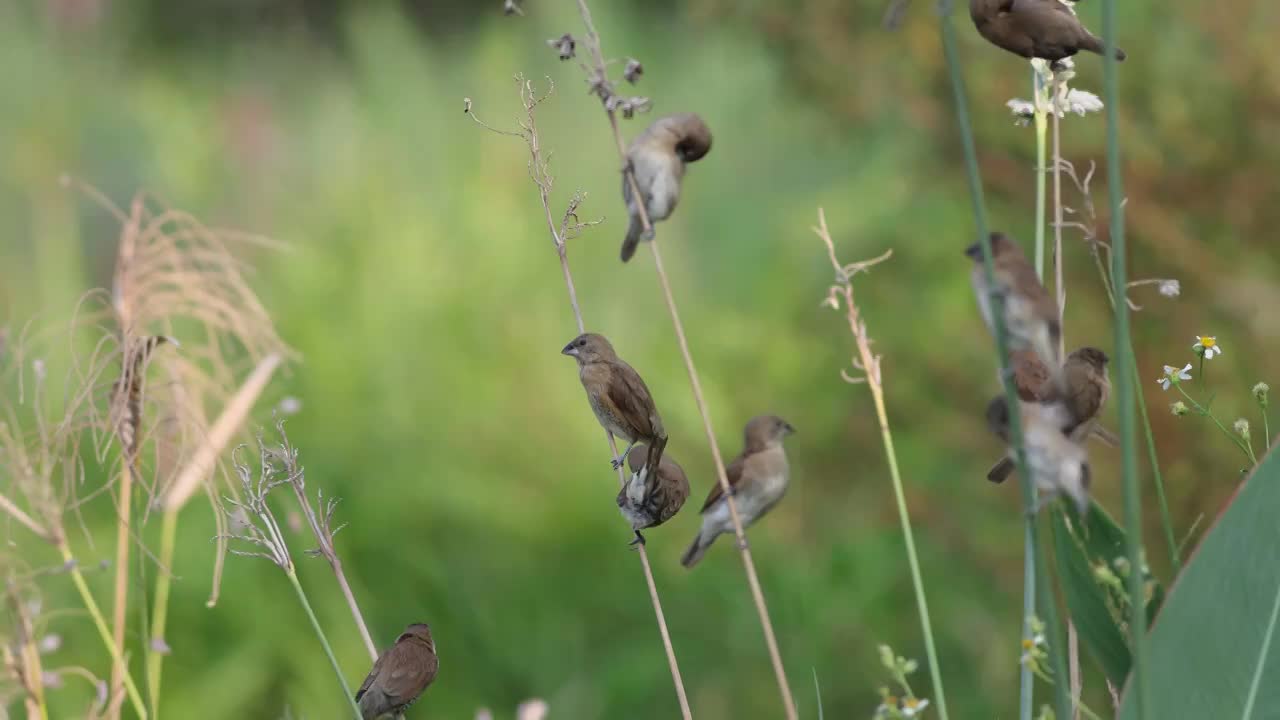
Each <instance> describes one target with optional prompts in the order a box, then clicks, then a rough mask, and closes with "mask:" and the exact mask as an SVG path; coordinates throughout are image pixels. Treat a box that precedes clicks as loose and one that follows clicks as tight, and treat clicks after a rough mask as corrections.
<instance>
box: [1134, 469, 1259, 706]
mask: <svg viewBox="0 0 1280 720" xmlns="http://www.w3.org/2000/svg"><path fill="white" fill-rule="evenodd" d="M1277 510H1280V453H1276V452H1272V453H1270V454H1269V455H1268V456H1267V457H1266V458H1264V459H1263V461H1262V464H1261V465H1260V466H1259V467H1258V468H1257V469H1256V470H1255V471H1254V472H1253V474H1252V475H1251V476H1250V477H1249V478H1248V479H1247V480H1246V481H1245V482H1244V484H1243V486H1242V487H1241V488H1240V489H1239V490H1238V491H1237V492H1236V496H1235V497H1234V498H1233V499H1232V501H1231V503H1230V505H1228V506H1227V508H1226V510H1225V511H1223V513H1222V514H1221V515H1220V516H1219V517H1218V521H1217V523H1216V524H1215V525H1214V527H1213V528H1212V529H1210V531H1209V533H1208V534H1207V535H1206V536H1205V538H1204V540H1203V541H1202V542H1201V543H1200V547H1199V548H1198V549H1197V550H1196V553H1195V555H1194V556H1192V557H1191V559H1190V562H1189V563H1188V564H1187V565H1186V567H1185V568H1184V569H1183V571H1182V575H1181V576H1180V577H1179V578H1178V580H1177V582H1176V583H1175V584H1174V585H1173V587H1172V588H1171V589H1170V590H1169V593H1168V596H1167V597H1166V598H1165V601H1164V606H1163V608H1162V609H1161V610H1160V615H1159V617H1158V618H1157V622H1156V624H1155V626H1154V627H1153V628H1152V630H1151V632H1150V633H1149V635H1148V644H1147V648H1148V650H1150V652H1149V653H1148V654H1147V658H1149V662H1150V667H1149V668H1148V673H1149V674H1148V677H1149V678H1150V682H1151V690H1152V692H1151V702H1152V707H1149V708H1147V717H1150V718H1174V719H1176V718H1215V719H1217V718H1221V719H1223V720H1236V719H1237V718H1239V719H1240V720H1265V719H1269V718H1275V717H1277V708H1280V642H1276V641H1273V640H1272V638H1271V636H1272V635H1273V634H1274V633H1275V632H1276V623H1275V622H1273V620H1274V611H1275V608H1276V607H1277V602H1280V562H1277V558H1280V517H1278V516H1277ZM1251 696H1252V700H1251V701H1250V697H1251ZM1250 702H1251V713H1249V714H1247V715H1246V713H1245V708H1246V703H1250ZM1135 705H1136V703H1135V700H1134V698H1133V697H1132V693H1130V692H1128V688H1126V692H1125V697H1124V702H1123V704H1122V706H1121V712H1120V718H1122V720H1129V719H1130V718H1134V717H1136V715H1137V713H1136V707H1135Z"/></svg>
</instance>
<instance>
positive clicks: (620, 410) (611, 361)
mask: <svg viewBox="0 0 1280 720" xmlns="http://www.w3.org/2000/svg"><path fill="white" fill-rule="evenodd" d="M560 352H561V353H563V354H565V355H568V356H570V357H572V358H574V359H575V360H577V361H578V378H579V379H580V380H582V388H583V389H584V390H586V391H587V401H588V402H589V403H591V410H592V411H593V412H595V414H596V419H597V420H599V421H600V424H601V425H602V426H604V429H605V430H608V431H609V432H611V433H613V434H614V436H616V437H620V438H622V439H623V440H626V441H627V442H628V443H629V444H628V445H627V449H626V450H624V451H623V452H622V456H621V457H617V458H614V460H613V466H614V468H620V467H622V464H623V463H624V462H626V460H627V456H628V455H630V454H631V451H632V450H633V449H634V448H635V445H636V443H638V442H644V443H645V444H646V446H647V453H646V456H645V466H646V467H649V468H656V467H658V463H659V460H661V458H662V451H663V450H664V449H666V447H667V431H666V430H664V429H663V427H662V417H661V416H659V415H658V408H657V406H656V405H654V402H653V396H652V395H650V394H649V388H648V386H646V385H645V384H644V380H642V379H641V378H640V373H637V372H636V371H635V369H634V368H632V367H631V366H630V365H628V364H626V363H625V362H623V361H622V359H621V358H619V357H618V354H617V353H616V352H614V349H613V345H612V344H610V343H609V341H608V340H607V339H606V338H605V337H604V336H603V335H597V334H596V333H583V334H581V335H579V336H578V337H576V338H574V339H573V340H572V341H570V342H569V344H568V345H565V346H564V349H563V350H561V351H560Z"/></svg>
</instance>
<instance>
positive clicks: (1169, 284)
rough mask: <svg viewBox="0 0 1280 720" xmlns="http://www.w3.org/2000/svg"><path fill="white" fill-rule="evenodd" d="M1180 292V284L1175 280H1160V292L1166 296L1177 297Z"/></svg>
mask: <svg viewBox="0 0 1280 720" xmlns="http://www.w3.org/2000/svg"><path fill="white" fill-rule="evenodd" d="M1181 293H1182V285H1181V283H1179V282H1178V281H1177V280H1161V281H1160V294H1161V295H1163V296H1165V297H1167V298H1174V297H1178V295H1179V294H1181Z"/></svg>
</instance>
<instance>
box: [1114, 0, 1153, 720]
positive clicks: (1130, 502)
mask: <svg viewBox="0 0 1280 720" xmlns="http://www.w3.org/2000/svg"><path fill="white" fill-rule="evenodd" d="M1102 38H1103V48H1104V52H1103V56H1104V57H1103V86H1104V94H1105V95H1106V112H1107V195H1108V200H1109V203H1110V206H1111V282H1112V287H1114V288H1115V295H1116V298H1117V302H1116V307H1115V318H1116V319H1115V348H1116V351H1117V352H1118V353H1121V354H1124V355H1125V356H1126V357H1125V358H1122V359H1121V362H1119V363H1117V364H1118V365H1119V366H1121V367H1124V366H1126V365H1128V357H1127V356H1128V355H1130V354H1131V350H1132V346H1131V345H1130V337H1129V305H1128V303H1127V302H1124V301H1123V298H1125V287H1126V285H1127V282H1128V265H1127V264H1126V263H1127V258H1126V255H1127V252H1128V244H1127V243H1126V241H1125V235H1124V179H1123V177H1122V173H1121V167H1120V127H1119V126H1120V115H1119V112H1118V110H1119V105H1120V87H1119V82H1118V78H1117V75H1116V2H1115V0H1102ZM1118 380H1119V382H1118V383H1117V384H1116V385H1117V387H1116V401H1117V402H1116V404H1117V405H1118V406H1119V411H1120V413H1119V414H1120V454H1121V464H1120V466H1121V478H1122V483H1123V487H1124V516H1125V545H1126V549H1127V551H1128V552H1127V554H1128V558H1129V567H1131V568H1133V572H1130V573H1129V631H1130V633H1131V634H1132V636H1133V637H1132V641H1131V642H1130V648H1131V651H1132V653H1133V664H1132V668H1133V669H1132V671H1131V672H1132V674H1131V680H1130V681H1129V691H1130V692H1132V693H1133V694H1134V695H1136V696H1137V700H1136V709H1137V715H1136V718H1137V720H1145V718H1146V717H1147V710H1148V709H1149V708H1150V707H1151V689H1150V683H1149V680H1148V678H1147V613H1146V603H1145V602H1144V597H1145V588H1144V587H1143V579H1142V573H1141V572H1138V568H1141V567H1142V493H1141V489H1140V488H1139V487H1138V457H1137V453H1136V452H1135V450H1136V448H1135V447H1134V430H1135V427H1134V419H1135V418H1134V383H1135V378H1134V377H1133V375H1131V374H1129V373H1120V376H1119V378H1118Z"/></svg>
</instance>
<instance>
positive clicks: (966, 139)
mask: <svg viewBox="0 0 1280 720" xmlns="http://www.w3.org/2000/svg"><path fill="white" fill-rule="evenodd" d="M938 11H939V13H938V14H939V26H940V32H941V35H942V48H943V53H944V54H945V56H946V62H947V70H948V74H949V75H950V78H951V90H952V94H953V96H954V100H955V106H956V124H957V125H958V126H959V128H960V141H961V146H962V148H963V150H964V161H965V171H966V177H967V179H968V185H969V199H970V201H971V203H972V205H973V219H974V225H975V226H976V227H975V229H976V231H977V235H978V242H979V244H980V245H981V247H982V258H983V272H985V273H986V277H987V284H988V285H994V283H993V282H992V275H993V267H992V262H991V237H990V235H989V234H988V231H987V213H986V204H985V202H984V200H983V197H982V179H981V177H980V176H979V172H978V156H977V150H976V149H975V147H974V141H973V128H972V126H971V124H970V122H969V110H968V102H967V100H966V98H965V90H964V80H963V79H962V78H961V75H960V59H959V56H958V53H957V51H956V39H955V28H954V27H953V26H952V23H951V4H950V2H947V1H946V0H943V2H940V3H939V6H938ZM990 301H991V304H992V317H994V318H995V319H996V321H995V336H996V352H997V355H998V356H999V363H1000V368H1001V373H1000V377H1001V379H1002V381H1003V383H1004V391H1005V401H1006V402H1007V403H1008V404H1009V407H1011V408H1016V407H1018V396H1017V393H1016V392H1015V390H1014V387H1013V378H1012V375H1011V374H1010V373H1009V372H1008V369H1009V338H1008V329H1007V328H1006V327H1005V323H1004V312H1003V306H1004V302H1003V299H1002V298H1001V297H999V296H998V295H993V296H992V297H991V299H990ZM1009 439H1010V444H1011V447H1013V448H1014V463H1015V465H1016V467H1017V469H1018V477H1019V478H1021V487H1022V501H1023V507H1024V508H1025V511H1026V518H1025V522H1026V526H1027V531H1026V533H1025V537H1026V544H1025V547H1024V555H1025V557H1026V558H1027V560H1026V563H1025V564H1026V568H1027V570H1028V572H1027V573H1026V575H1025V578H1024V583H1023V590H1024V592H1023V598H1022V603H1023V623H1024V626H1023V627H1024V630H1023V633H1024V637H1027V636H1029V635H1028V634H1027V631H1028V629H1029V628H1027V623H1028V622H1029V619H1030V618H1031V617H1032V616H1034V615H1035V614H1036V613H1035V605H1036V593H1035V584H1036V583H1035V578H1036V575H1037V574H1038V572H1037V571H1038V567H1037V566H1042V565H1043V564H1044V555H1042V552H1043V550H1042V547H1041V545H1040V543H1039V541H1038V539H1037V537H1036V532H1035V508H1036V504H1037V501H1036V490H1035V484H1034V482H1033V481H1032V478H1031V475H1030V473H1028V472H1027V455H1026V449H1025V447H1024V445H1023V441H1022V418H1021V417H1020V413H1016V412H1013V413H1009ZM1046 598H1047V599H1048V601H1049V602H1050V603H1053V602H1056V600H1055V599H1054V598H1053V597H1052V593H1047V594H1046ZM1047 617H1048V620H1049V630H1050V632H1051V633H1052V635H1053V636H1054V637H1061V632H1060V628H1058V627H1057V623H1058V617H1057V613H1056V612H1053V613H1047ZM1063 672H1065V670H1063ZM1033 692H1034V687H1033V676H1032V674H1031V672H1030V670H1027V669H1025V668H1024V669H1023V671H1022V673H1021V675H1020V677H1019V717H1020V718H1021V719H1022V720H1030V718H1031V713H1032V710H1033ZM1056 701H1057V705H1058V708H1059V711H1058V715H1059V716H1060V717H1063V718H1066V717H1069V710H1070V703H1071V699H1070V697H1069V694H1068V693H1067V692H1066V691H1065V689H1063V690H1062V691H1061V692H1059V693H1057V694H1056Z"/></svg>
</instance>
